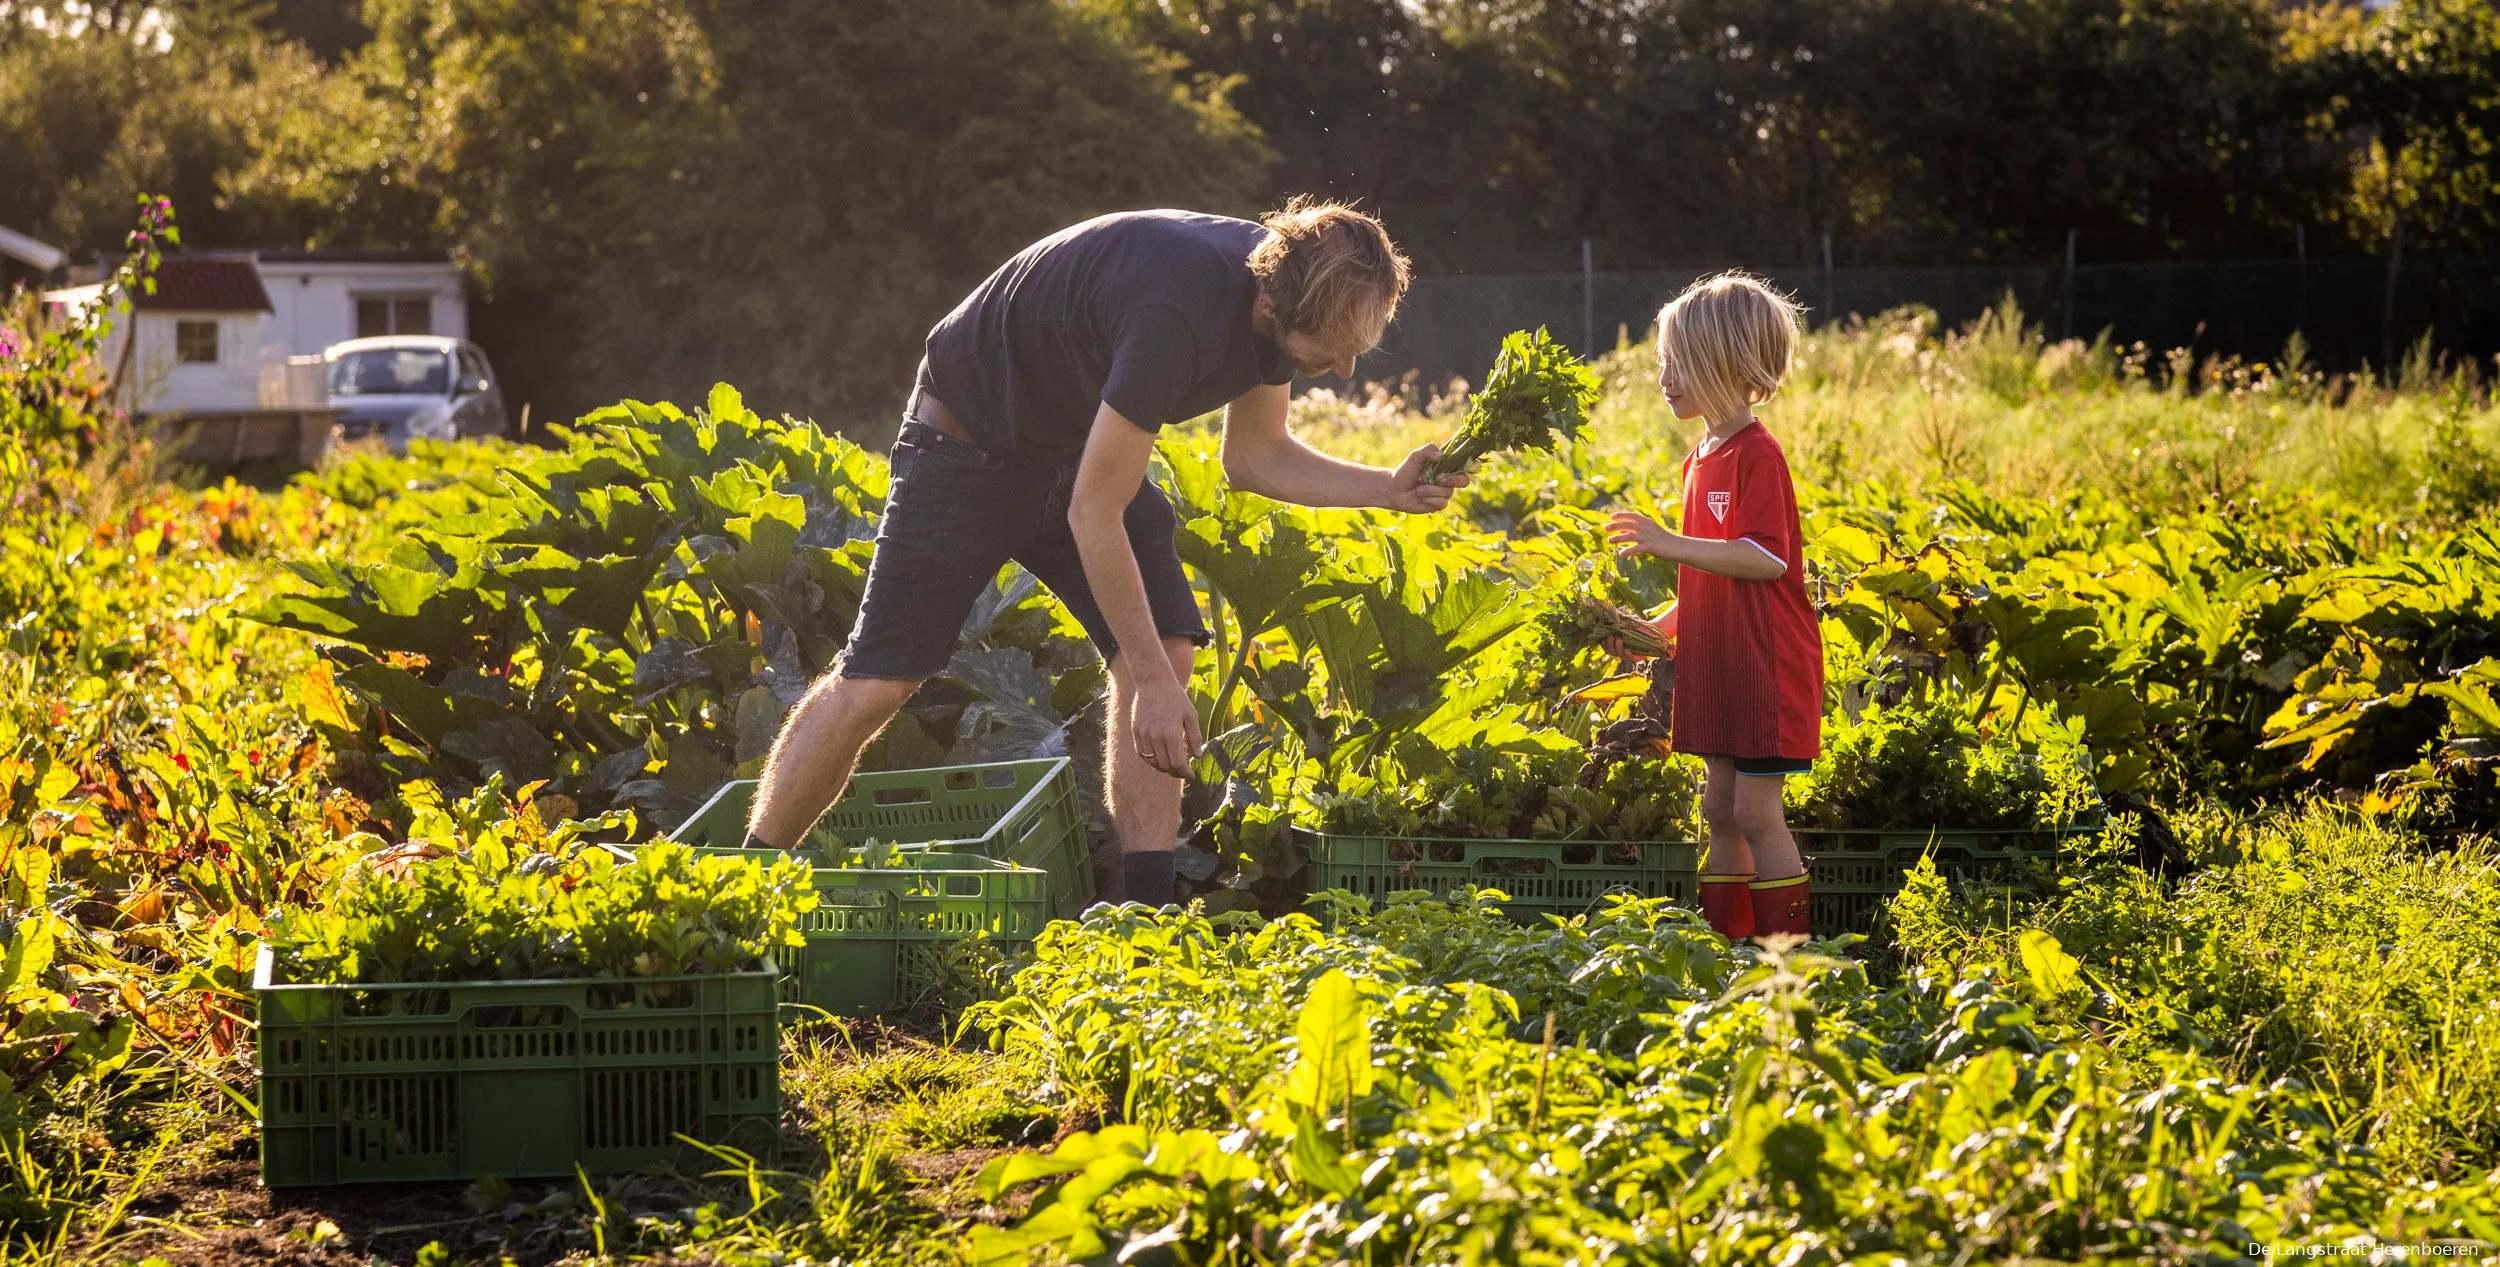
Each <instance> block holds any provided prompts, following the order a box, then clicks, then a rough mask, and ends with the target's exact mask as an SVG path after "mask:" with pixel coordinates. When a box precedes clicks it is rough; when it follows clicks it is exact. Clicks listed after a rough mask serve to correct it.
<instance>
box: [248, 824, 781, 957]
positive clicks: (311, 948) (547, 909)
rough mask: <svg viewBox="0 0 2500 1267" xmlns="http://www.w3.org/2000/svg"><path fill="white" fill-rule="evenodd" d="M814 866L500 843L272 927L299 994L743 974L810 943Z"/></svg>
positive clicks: (663, 847)
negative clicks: (439, 984)
mask: <svg viewBox="0 0 2500 1267" xmlns="http://www.w3.org/2000/svg"><path fill="white" fill-rule="evenodd" d="M815 905H816V892H815V889H814V887H813V885H812V884H811V883H810V881H809V869H808V866H807V864H805V863H803V862H799V861H795V860H790V859H784V860H782V861H779V862H775V863H773V864H772V865H771V866H769V867H766V866H762V865H759V864H758V863H756V862H754V861H751V860H749V859H745V858H734V857H704V858H698V857H696V856H695V853H694V851H693V850H692V849H690V848H688V847H686V846H684V845H680V844H675V843H672V842H666V841H663V842H659V843H655V844H651V845H646V846H644V847H642V848H641V849H639V850H637V851H635V853H634V855H633V861H631V862H630V863H628V862H620V861H619V860H618V859H617V857H616V855H615V854H613V853H611V852H610V851H608V850H607V849H606V848H603V847H601V846H596V845H593V846H587V847H584V848H582V849H580V850H579V851H577V852H573V853H570V854H565V853H536V852H526V851H521V850H515V849H512V848H510V847H508V846H506V845H504V844H503V843H502V842H500V841H496V840H491V839H490V840H486V841H481V842H479V843H478V844H476V845H475V846H473V847H471V848H470V849H469V850H468V852H466V853H462V854H454V855H450V856H447V857H444V858H440V859H437V860H435V861H432V862H428V863H421V864H419V865H417V866H415V867H413V868H411V869H410V871H409V873H408V875H407V877H406V878H405V879H404V880H403V879H398V878H394V877H392V876H389V875H386V874H383V873H381V872H379V871H373V870H368V871H366V872H364V873H363V874H362V878H360V879H357V880H352V881H350V882H349V883H348V884H347V885H346V886H345V887H344V888H342V889H341V890H339V891H338V892H336V893H334V894H332V895H330V898H329V903H328V905H327V906H326V907H324V908H323V909H320V910H310V909H306V908H302V907H291V908H286V909H282V910H280V911H279V912H277V913H276V914H275V915H274V916H273V917H272V919H271V920H270V927H269V941H270V943H271V945H272V946H273V947H274V948H275V949H276V951H277V954H278V961H279V964H280V965H281V967H282V969H283V971H284V972H285V973H286V975H287V979H289V980H291V981H295V982H301V983H320V982H339V983H356V984H378V983H383V982H400V981H495V980H538V979H544V978H561V977H664V976H679V975H697V974H709V973H722V972H743V971H748V970H751V969H754V968H756V967H759V966H761V964H762V962H763V959H764V957H765V956H766V955H769V954H771V953H773V952H774V951H777V950H781V949H783V948H789V947H796V946H799V945H801V944H802V942H801V940H800V937H799V934H798V921H799V917H800V916H801V915H804V914H805V913H807V912H808V911H809V910H811V909H813V908H814V907H815Z"/></svg>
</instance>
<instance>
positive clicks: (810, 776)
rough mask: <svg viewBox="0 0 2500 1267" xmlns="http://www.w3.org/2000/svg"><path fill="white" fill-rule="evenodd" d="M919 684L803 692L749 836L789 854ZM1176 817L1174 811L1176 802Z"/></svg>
mask: <svg viewBox="0 0 2500 1267" xmlns="http://www.w3.org/2000/svg"><path fill="white" fill-rule="evenodd" d="M919 689H920V683H919V682H918V681H916V680H905V681H897V680H895V679H892V678H873V677H838V676H832V675H827V676H825V677H822V678H818V679H817V680H816V684H815V685H814V686H812V687H809V688H808V691H807V697H806V698H804V699H802V700H800V701H799V706H798V707H797V708H794V709H791V710H790V717H789V720H787V721H785V722H783V723H782V725H781V734H780V735H779V736H777V737H775V738H774V740H773V751H772V755H771V756H768V757H766V758H764V779H763V782H762V784H761V786H759V787H757V788H756V790H755V807H754V809H753V811H752V812H750V813H749V814H748V816H747V835H748V836H750V837H751V838H753V839H756V840H760V841H762V842H764V843H765V844H767V845H770V846H772V847H773V848H776V849H789V848H792V847H794V846H796V845H797V844H798V843H799V840H800V839H801V838H802V837H804V836H806V835H807V829H808V828H810V827H813V826H815V825H816V820H817V819H819V818H821V817H823V816H824V813H825V810H826V809H827V808H828V807H829V806H831V805H832V804H833V803H834V801H835V800H836V799H837V798H839V797H840V796H841V795H842V787H843V785H844V784H846V783H848V782H849V781H850V778H851V767H852V766H854V765H856V764H858V762H859V752H860V749H862V748H865V747H867V746H868V741H869V740H871V739H874V738H876V737H877V732H878V731H881V730H883V729H885V724H886V723H887V722H889V721H892V720H893V719H894V714H896V713H898V712H901V711H902V708H903V704H904V702H905V701H907V700H909V699H910V698H911V695H912V692H913V691H916V690H919ZM1174 806H1175V808H1174V811H1173V812H1174V814H1175V815H1176V816H1177V814H1178V813H1179V809H1178V801H1177V799H1176V800H1175V802H1174Z"/></svg>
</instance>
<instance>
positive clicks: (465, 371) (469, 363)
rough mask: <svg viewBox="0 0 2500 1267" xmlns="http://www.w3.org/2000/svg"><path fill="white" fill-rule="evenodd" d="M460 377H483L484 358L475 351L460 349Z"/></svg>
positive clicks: (484, 375) (484, 372)
mask: <svg viewBox="0 0 2500 1267" xmlns="http://www.w3.org/2000/svg"><path fill="white" fill-rule="evenodd" d="M460 377H461V378H463V379H471V378H475V379H485V378H486V358H485V357H482V356H479V355H478V354H477V353H475V352H472V351H470V350H468V349H467V348H462V349H460ZM487 381H489V382H491V381H493V380H491V379H488V380H487Z"/></svg>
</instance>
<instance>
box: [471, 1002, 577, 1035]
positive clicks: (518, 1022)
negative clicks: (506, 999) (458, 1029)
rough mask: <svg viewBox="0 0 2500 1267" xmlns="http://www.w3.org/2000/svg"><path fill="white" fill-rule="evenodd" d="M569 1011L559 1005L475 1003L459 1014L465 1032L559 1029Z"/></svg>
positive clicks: (567, 1022)
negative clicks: (471, 1030) (470, 1030)
mask: <svg viewBox="0 0 2500 1267" xmlns="http://www.w3.org/2000/svg"><path fill="white" fill-rule="evenodd" d="M572 1023H573V1009H572V1008H570V1007H567V1006H565V1005H564V1004H562V1003H476V1004H472V1005H470V1007H469V1008H468V1009H467V1010H466V1011H463V1012H462V1013H461V1014H460V1024H461V1026H462V1028H465V1029H563V1028H564V1027H566V1026H568V1025H571V1024H572Z"/></svg>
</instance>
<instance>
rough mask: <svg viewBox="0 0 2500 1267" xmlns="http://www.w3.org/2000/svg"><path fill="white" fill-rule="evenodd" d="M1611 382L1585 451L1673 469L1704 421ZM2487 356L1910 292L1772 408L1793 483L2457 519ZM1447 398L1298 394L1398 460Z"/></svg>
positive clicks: (2497, 413)
mask: <svg viewBox="0 0 2500 1267" xmlns="http://www.w3.org/2000/svg"><path fill="white" fill-rule="evenodd" d="M1599 364H1600V368H1601V369H1603V371H1604V372H1605V375H1606V382H1607V391H1606V395H1605V398H1604V399H1603V400H1602V401H1601V403H1600V404H1599V406H1598V411H1597V414H1596V417H1595V420H1594V428H1593V431H1592V434H1591V436H1590V438H1589V439H1588V440H1587V441H1585V446H1586V448H1587V450H1588V456H1589V457H1592V458H1596V459H1601V460H1603V461H1606V462H1609V463H1620V464H1624V465H1625V466H1627V467H1628V468H1629V469H1630V470H1632V471H1633V472H1636V473H1641V474H1645V475H1648V476H1651V477H1653V478H1657V479H1664V480H1667V481H1669V482H1672V480H1673V478H1674V474H1675V466H1676V464H1677V462H1679V461H1680V460H1681V458H1682V456H1683V454H1684V452H1685V451H1686V450H1687V449H1688V448H1689V447H1690V446H1691V443H1692V441H1693V440H1694V439H1695V438H1697V436H1698V435H1699V432H1700V424H1699V423H1698V422H1687V421H1682V420H1678V419H1676V418H1675V417H1674V416H1673V415H1672V413H1671V412H1670V411H1669V410H1668V409H1667V406H1666V402H1665V401H1664V400H1663V399H1662V398H1661V397H1660V396H1659V394H1658V390H1657V387H1656V383H1655V378H1656V374H1657V355H1656V353H1655V351H1654V350H1653V349H1652V348H1651V347H1650V346H1649V345H1648V344H1646V343H1640V344H1625V345H1623V346H1621V347H1618V348H1617V349H1616V350H1615V351H1613V352H1611V353H1609V354H1607V355H1606V356H1604V357H1603V358H1601V359H1600V362H1599ZM2491 386H2492V376H2491V374H2490V373H2488V372H2487V367H2485V366H2483V365H2482V364H2481V363H2479V362H2474V361H2463V362H2452V361H2449V360H2446V359H2445V358H2442V357H2434V356H2433V355H2432V353H2431V351H2430V348H2429V345H2428V344H2427V343H2424V344H2421V345H2417V346H2416V347H2415V348H2414V349H2413V351H2412V352H2411V353H2410V354H2408V355H2407V357H2406V358H2405V359H2404V361H2403V362H2402V363H2401V364H2400V365H2399V366H2398V367H2397V369H2396V371H2395V372H2394V373H2392V374H2381V373H2375V372H2372V371H2370V370H2367V369H2364V370H2363V371H2362V372H2360V373H2356V374H2348V375H2329V374H2324V373H2321V372H2319V371H2318V370H2317V369H2316V368H2315V366H2314V365H2312V364H2311V363H2310V362H2309V360H2308V355H2307V352H2306V349H2305V347H2304V346H2303V345H2302V344H2301V343H2300V342H2299V341H2298V339H2297V338H2295V340H2294V341H2293V343H2292V344H2291V345H2290V346H2288V347H2287V348H2285V350H2284V352H2283V354H2282V355H2281V356H2279V357H2277V358H2275V359H2274V360H2272V361H2267V362H2249V361H2242V360H2239V359H2236V358H2231V357H2222V356H2199V355H2197V354H2196V353H2194V352H2193V351H2191V350H2188V349H2174V350H2170V351H2166V352H2165V351H2160V350H2156V349H2151V348H2147V347H2145V346H2143V345H2142V344H2136V345H2133V346H2119V345H2116V344H2114V343H2112V342H2110V341H2109V340H2108V339H2107V338H2106V337H2104V338H2101V339H2096V340H2093V341H2091V342H2085V341H2082V340H2076V339H2064V340H2050V339H2048V338H2046V337H2044V336H2043V335H2042V333H2041V331H2040V329H2039V327H2038V326H2036V325H2033V324H2032V323H2030V322H2029V321H2027V320H2026V319H2025V318H2024V316H2023V314H2022V312H2021V310H2020V309H2019V308H2017V307H2016V306H2015V305H2014V304H2013V302H2012V301H2011V300H2010V299H2009V300H2008V301H2007V302H2006V303H2005V304H2003V305H2001V306H2000V307H1998V308H1996V309H1995V310H1993V311H1991V312H1989V313H1987V314H1985V315H1983V316H1981V317H1980V318H1979V319H1978V320H1976V321H1973V322H1971V323H1970V324H1968V325H1965V326H1963V327H1960V328H1958V329H1946V328H1943V327H1941V326H1940V325H1939V324H1938V322H1937V320H1936V318H1935V314H1934V313H1932V312H1930V311H1928V310H1925V309H1918V308H1909V309H1901V310H1897V311H1894V312H1889V313H1886V314H1884V315H1883V316H1881V317H1878V318H1875V319H1873V320H1871V321H1865V320H1853V321H1851V322H1850V323H1848V324H1845V325H1836V326H1827V327H1825V328H1823V329H1820V330H1816V331H1814V332H1812V333H1810V334H1809V335H1807V336H1806V338H1805V339H1804V340H1803V341H1802V343H1801V344H1800V347H1799V350H1798V355H1797V363H1796V367H1795V369H1794V371H1793V372H1792V373H1791V375H1790V378H1789V381H1788V383H1787V385H1786V386H1785V387H1783V389H1782V390H1781V392H1780V394H1779V395H1778V396H1777V397H1776V398H1775V399H1774V400H1772V401H1771V402H1770V403H1769V404H1766V405H1764V406H1763V407H1762V408H1761V409H1760V411H1759V412H1760V413H1761V415H1762V416H1763V418H1764V419H1765V421H1766V422H1767V423H1768V425H1769V426H1770V427H1771V429H1772V431H1773V432H1774V434H1776V435H1777V436H1778V437H1779V438H1780V442H1781V444H1782V446H1783V447H1785V448H1786V450H1787V452H1788V455H1789V462H1790V464H1791V466H1792V467H1793V468H1794V469H1795V470H1796V472H1797V474H1798V476H1799V478H1800V479H1802V480H1806V481H1809V482H1812V483H1816V484H1820V485H1822V486H1824V487H1827V488H1841V487H1847V486H1851V485H1855V484H1858V483H1861V482H1864V481H1867V480H1878V481H1882V482H1884V483H1886V484H1890V485H1893V486H1896V487H1900V488H1905V489H1908V490H1910V491H1913V492H1915V491H1919V490H1922V489H1925V488H1930V487H1934V486H1937V485H1941V484H1946V483H1950V482H1953V481H1956V480H1970V481H1973V482H1975V483H1977V484H1979V485H1981V486H1983V487H1985V488H1987V489H1989V490H1990V491H1992V492H1998V493H2005V494H2027V495H2036V496H2054V495H2057V494H2060V493H2064V492H2068V491H2074V490H2081V489H2094V490H2098V491H2102V492H2107V493H2111V494H2114V495H2117V496H2119V497H2122V498H2124V499H2126V500H2128V501H2131V502H2133V503H2135V504H2137V505H2139V506H2141V507H2143V508H2144V509H2147V510H2169V509H2188V508H2192V507H2196V506H2199V505H2208V506H2218V505H2222V504H2225V503H2229V502H2233V501H2240V500H2245V499H2247V498H2249V497H2251V496H2267V495H2275V494H2291V493H2298V494H2317V495H2326V496H2330V497H2334V498H2339V499H2342V500H2345V501H2349V502H2352V503H2354V504H2357V505H2361V506H2366V507H2370V508H2373V509H2376V510H2379V511H2382V512H2385V513H2387V514H2389V515H2391V516H2396V517H2419V518H2422V519H2426V520H2438V521H2445V522H2454V521H2457V520H2460V519H2463V518H2466V517H2469V516H2472V515H2474V514H2478V513H2484V512H2487V511H2489V510H2490V509H2491V507H2492V506H2493V505H2494V504H2495V503H2500V408H2495V406H2494V402H2493V398H2492V393H2491V391H2490V388H2491ZM1450 404H1451V402H1450V401H1449V400H1447V399H1443V400H1440V401H1433V400H1431V399H1429V398H1428V397H1424V396H1419V395H1415V394H1411V393H1410V394H1409V395H1408V396H1406V397H1404V398H1400V397H1398V396H1396V395H1394V394H1389V393H1385V392H1382V391H1380V390H1378V389H1373V390H1372V391H1370V392H1369V393H1367V394H1365V395H1361V396H1351V397H1350V396H1344V395H1339V394H1336V393H1330V392H1313V393H1308V394H1306V395H1305V396H1304V397H1303V398H1301V399H1299V400H1297V401H1296V402H1295V408H1294V416H1295V422H1296V425H1297V427H1298V429H1299V430H1300V431H1301V432H1302V433H1303V434H1304V435H1305V436H1307V437H1308V438H1310V439H1312V440H1313V441H1315V442H1317V443H1319V444H1321V445H1322V446H1323V447H1326V448H1328V449H1329V450H1330V451H1332V452H1337V453H1341V454H1344V455H1346V456H1350V457H1364V458H1369V459H1372V460H1389V459H1391V458H1393V457H1395V456H1396V455H1398V454H1402V453H1403V452H1405V450H1406V449H1408V448H1412V447H1413V446H1415V445H1417V444H1422V443H1425V442H1427V441H1430V440H1434V439H1437V438H1439V437H1440V436H1441V435H1444V434H1446V433H1447V431H1448V429H1449V427H1450V425H1451V424H1452V422H1454V420H1455V419H1454V417H1453V411H1452V409H1451V408H1450Z"/></svg>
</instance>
